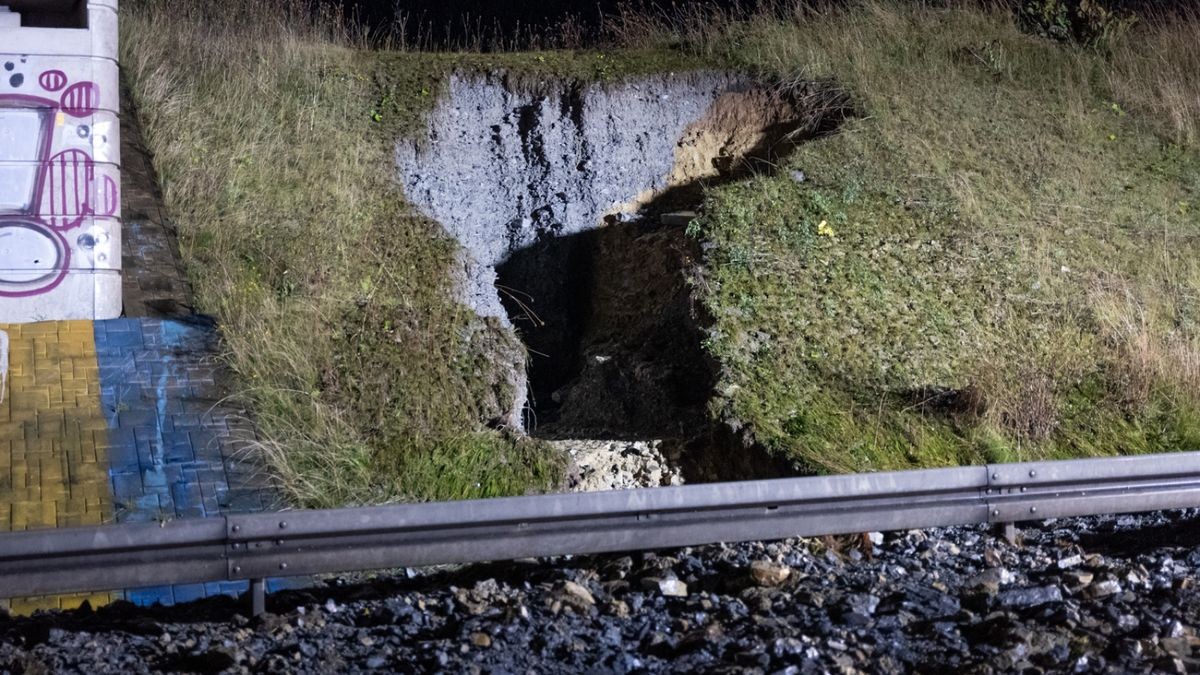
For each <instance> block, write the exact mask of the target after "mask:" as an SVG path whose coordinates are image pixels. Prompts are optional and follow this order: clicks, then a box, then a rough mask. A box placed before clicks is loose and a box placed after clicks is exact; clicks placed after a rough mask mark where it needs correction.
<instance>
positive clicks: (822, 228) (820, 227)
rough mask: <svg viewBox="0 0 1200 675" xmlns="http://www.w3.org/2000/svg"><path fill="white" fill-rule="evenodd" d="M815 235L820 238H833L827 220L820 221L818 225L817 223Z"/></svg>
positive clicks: (831, 229)
mask: <svg viewBox="0 0 1200 675" xmlns="http://www.w3.org/2000/svg"><path fill="white" fill-rule="evenodd" d="M817 234H819V235H821V236H822V237H832V236H833V228H832V227H830V226H829V221H828V220H822V221H821V222H820V223H817Z"/></svg>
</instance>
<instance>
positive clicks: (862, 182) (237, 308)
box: [122, 0, 1200, 506]
mask: <svg viewBox="0 0 1200 675" xmlns="http://www.w3.org/2000/svg"><path fill="white" fill-rule="evenodd" d="M122 12H123V14H122V65H123V72H124V75H125V77H126V78H127V80H128V84H129V86H130V90H131V91H132V94H133V100H134V103H135V104H136V111H137V112H136V114H137V115H138V117H139V120H140V122H141V123H142V124H143V126H144V129H145V132H146V137H147V142H148V144H149V146H150V149H151V150H152V152H153V153H154V163H155V167H156V170H157V171H158V174H159V177H160V180H161V182H162V185H163V190H164V196H165V198H166V202H167V207H168V210H169V212H170V213H171V214H172V217H173V219H174V221H175V223H176V225H177V227H178V229H179V234H180V240H181V246H182V249H183V254H184V257H185V259H186V261H187V263H188V266H189V274H190V276H191V278H192V281H193V283H194V285H195V287H196V290H197V294H198V300H199V302H200V305H201V308H202V309H203V310H204V311H207V312H209V313H212V314H214V315H216V316H217V318H218V319H219V320H220V323H221V326H222V331H223V334H224V336H225V343H226V345H227V346H228V349H229V354H228V359H229V362H230V364H231V365H232V366H233V368H234V370H235V372H236V373H237V375H238V376H239V378H240V382H241V383H242V385H243V389H242V394H243V395H244V396H245V397H246V398H247V400H248V403H249V405H250V407H251V409H252V410H253V411H254V414H255V416H256V419H257V421H258V424H259V426H260V429H261V431H262V434H263V438H264V441H263V445H264V447H265V449H266V451H267V452H268V454H269V456H270V457H271V459H272V463H273V465H274V467H275V468H276V470H277V471H278V473H279V474H280V476H281V477H282V478H283V479H284V483H285V485H287V487H288V488H289V489H290V490H291V493H292V495H293V497H294V498H295V501H296V502H297V503H298V504H300V505H306V506H319V505H332V504H342V503H362V502H375V501H386V500H392V499H441V498H461V497H476V496H491V495H502V494H520V493H523V492H527V491H531V490H544V489H551V488H554V487H556V486H558V485H559V483H560V480H561V476H562V473H563V462H562V460H561V459H560V458H559V457H557V455H556V454H555V453H554V452H552V451H550V450H549V449H548V448H547V447H546V446H545V445H543V444H541V443H539V442H537V441H534V440H529V439H525V438H522V437H519V436H517V435H514V434H511V433H509V432H507V431H505V430H504V429H502V428H500V429H498V428H495V427H496V426H497V419H498V418H499V417H502V414H501V412H502V408H503V402H504V401H505V400H511V397H512V392H511V391H506V390H505V387H509V386H511V384H510V380H508V379H506V378H505V377H504V374H503V371H504V369H505V368H509V367H511V366H512V364H513V363H515V362H518V361H519V359H517V358H516V356H518V355H519V354H520V352H521V350H522V349H523V347H522V346H521V345H520V344H519V343H517V342H516V341H515V337H514V336H513V334H512V333H511V332H510V331H508V330H505V329H503V328H502V327H501V326H499V325H498V323H497V322H496V321H494V320H483V319H480V318H479V317H478V316H476V315H475V313H474V312H472V311H470V310H468V309H467V308H465V307H463V306H462V305H460V304H458V303H457V302H456V301H455V300H454V291H453V289H452V288H451V287H450V286H451V278H452V275H451V272H450V269H451V267H452V265H453V264H454V260H455V255H456V247H455V245H454V243H453V242H452V241H450V240H449V239H448V238H447V237H446V236H445V235H444V234H443V229H442V227H441V226H440V225H439V224H438V223H435V222H432V221H431V220H429V219H427V218H425V217H422V216H421V215H419V214H418V213H417V212H416V211H415V210H414V209H413V208H411V207H410V206H409V205H408V203H407V202H406V200H405V197H404V195H403V193H402V191H401V189H400V188H399V184H398V182H397V175H396V166H395V158H394V156H393V150H394V148H395V144H396V141H397V139H399V138H401V137H410V136H416V135H417V131H418V130H419V129H423V128H424V126H423V125H424V123H425V116H426V115H427V114H428V112H429V111H430V110H431V108H432V106H433V103H434V102H435V101H436V100H437V99H438V97H439V96H440V95H441V94H442V91H443V88H444V86H445V84H446V82H447V80H448V77H449V74H450V73H451V72H453V71H456V70H460V71H487V72H491V71H497V70H503V71H505V72H506V73H508V76H509V77H510V79H511V80H512V81H519V82H526V83H527V84H528V85H529V86H531V87H536V86H538V83H539V82H542V81H544V80H546V79H547V78H559V79H576V80H579V81H595V80H600V81H606V80H616V79H620V78H623V77H626V76H630V75H637V74H645V73H663V72H672V71H680V70H698V69H732V70H737V71H744V72H749V73H753V74H756V75H759V76H761V77H762V78H764V79H769V80H776V81H800V80H803V81H810V82H815V81H836V82H839V83H840V84H841V85H842V86H843V87H844V88H845V89H847V90H848V91H850V92H851V96H852V97H853V99H854V108H855V109H856V111H857V113H858V114H857V116H856V117H855V118H853V119H851V120H850V121H848V122H847V123H846V124H845V125H843V126H842V127H841V129H840V130H839V131H838V133H836V134H830V135H825V136H822V137H820V138H818V139H815V140H811V141H808V142H806V143H803V144H801V145H800V146H798V148H797V149H796V151H795V152H794V153H792V154H791V155H790V156H789V157H788V158H786V159H783V160H780V161H778V162H775V163H772V164H770V165H757V166H756V168H755V171H754V172H752V173H750V174H749V175H744V176H739V177H738V178H737V179H736V180H724V179H721V180H716V179H713V180H710V181H701V183H702V184H703V185H704V187H705V190H704V192H703V205H702V208H701V217H700V218H699V219H698V220H697V221H694V223H693V225H692V226H691V228H690V229H689V234H690V235H691V236H692V237H693V238H694V243H695V245H696V246H698V247H699V249H700V250H701V251H703V262H704V269H703V273H702V274H700V275H698V276H696V277H695V279H694V281H693V283H694V284H695V286H694V290H695V292H696V293H697V294H699V296H700V297H701V298H702V300H703V303H704V306H705V312H706V314H710V315H711V317H712V325H711V326H710V327H709V329H708V332H707V336H706V337H705V339H704V342H703V347H704V349H705V350H707V352H708V354H709V356H711V357H712V358H713V359H714V360H715V363H716V364H717V366H718V370H717V373H718V382H717V384H716V387H715V396H714V398H713V400H712V402H711V404H710V406H709V409H710V412H711V416H712V418H713V419H714V420H716V421H719V422H721V423H723V424H724V425H726V426H727V427H728V428H730V429H732V430H733V431H735V432H736V434H737V436H738V437H739V438H743V439H747V438H748V439H752V440H754V441H755V442H757V443H758V444H761V445H762V446H763V447H765V448H767V449H769V450H770V451H772V452H773V453H775V454H776V455H777V456H780V457H784V458H787V459H788V460H789V461H791V462H793V463H794V464H796V465H798V466H800V467H801V468H802V469H804V470H811V471H861V470H873V469H885V468H901V467H915V466H938V465H953V464H960V463H971V462H979V461H985V460H986V461H993V460H1011V459H1029V458H1042V457H1068V456H1070V457H1074V456H1087V455H1098V454H1111V453H1121V452H1124V453H1137V452H1148V451H1162V450H1172V449H1193V448H1194V447H1195V446H1196V445H1197V441H1200V398H1198V396H1200V395H1198V394H1197V393H1196V392H1197V391H1200V389H1198V388H1197V386H1196V385H1197V384H1200V357H1198V356H1197V355H1198V354H1200V351H1198V349H1200V343H1198V342H1197V340H1200V328H1198V326H1197V321H1196V312H1197V310H1196V309H1195V308H1196V307H1197V304H1196V298H1197V295H1198V293H1200V267H1198V264H1197V263H1196V262H1195V260H1196V259H1197V255H1196V254H1197V252H1198V250H1197V249H1198V242H1197V235H1198V233H1200V228H1198V226H1200V158H1198V154H1197V143H1198V141H1200V135H1198V129H1200V95H1198V94H1197V92H1200V79H1198V78H1200V75H1198V73H1200V27H1198V26H1200V24H1198V23H1197V22H1196V21H1194V20H1186V19H1183V18H1174V19H1168V18H1162V19H1152V20H1143V21H1141V22H1139V23H1137V24H1136V25H1131V26H1125V27H1123V28H1122V30H1121V31H1109V33H1111V35H1108V36H1106V38H1105V40H1104V45H1103V48H1098V47H1089V46H1086V45H1080V44H1075V43H1070V42H1059V41H1056V40H1052V39H1047V38H1044V37H1041V36H1038V35H1035V34H1030V33H1029V32H1027V31H1023V30H1022V29H1021V24H1020V20H1019V19H1018V17H1017V16H1014V15H1013V14H1012V13H1009V12H1003V11H999V10H981V9H972V8H967V7H958V8H952V9H944V8H930V7H920V8H917V7H907V6H904V5H901V4H892V3H885V2H866V3H856V4H852V5H851V6H849V7H846V8H843V9H835V10H826V11H821V12H813V11H811V10H808V9H805V8H801V7H795V8H792V7H788V6H784V5H779V6H774V7H773V8H772V9H771V10H770V11H764V12H760V13H757V14H753V15H749V16H745V15H742V16H734V15H732V14H728V13H724V14H713V15H706V14H703V13H702V12H700V11H699V10H696V11H695V12H693V13H691V14H687V15H683V16H676V17H667V20H665V21H666V22H665V23H664V22H663V21H664V20H663V19H661V18H656V17H652V16H639V15H636V14H630V13H626V14H622V15H621V16H620V17H618V19H617V20H614V22H612V23H610V24H609V26H608V31H609V33H608V37H607V39H608V40H610V41H611V43H612V44H613V46H612V47H611V48H607V49H605V50H579V51H551V52H535V53H504V54H464V53H406V52H399V51H387V50H378V49H369V48H368V47H369V46H370V45H369V44H368V42H367V41H366V40H365V39H362V38H360V37H359V36H355V35H347V34H346V33H345V32H344V31H343V30H341V29H337V30H335V29H332V28H331V27H330V26H334V25H338V24H336V22H334V23H329V22H321V21H317V20H314V19H313V18H312V17H311V15H310V14H309V13H308V12H307V11H301V10H299V9H289V8H287V7H281V6H280V5H267V4H264V3H245V2H237V1H236V0H224V1H222V2H216V3H211V2H210V3H201V2H170V3H168V2H165V1H163V0H142V1H141V2H129V3H125V4H124V5H123V7H122ZM1084 42H1086V41H1084ZM716 131H721V130H720V129H717V130H716Z"/></svg>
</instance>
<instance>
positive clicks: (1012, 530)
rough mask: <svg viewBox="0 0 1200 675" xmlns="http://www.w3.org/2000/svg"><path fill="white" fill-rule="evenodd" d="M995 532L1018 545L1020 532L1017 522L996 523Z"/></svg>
mask: <svg viewBox="0 0 1200 675" xmlns="http://www.w3.org/2000/svg"><path fill="white" fill-rule="evenodd" d="M995 533H996V536H997V537H1004V538H1005V539H1006V540H1007V541H1008V543H1010V544H1012V545H1013V546H1016V545H1017V540H1018V539H1019V533H1018V531H1017V524H1016V523H996V526H995Z"/></svg>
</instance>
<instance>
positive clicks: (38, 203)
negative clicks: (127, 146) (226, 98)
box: [0, 56, 120, 297]
mask: <svg viewBox="0 0 1200 675" xmlns="http://www.w3.org/2000/svg"><path fill="white" fill-rule="evenodd" d="M32 60H33V59H30V58H24V59H22V58H11V59H10V58H8V57H4V56H0V66H2V67H3V71H0V83H5V84H7V85H8V87H3V88H0V297H24V296H31V295H39V294H43V293H47V292H49V291H51V290H53V289H54V288H55V287H57V286H58V285H59V284H60V283H61V282H62V281H63V279H64V278H65V277H66V275H67V274H68V272H69V271H70V270H71V268H72V253H73V252H74V251H78V249H80V248H83V249H88V250H94V249H95V247H96V244H97V243H103V240H106V239H107V238H108V236H109V235H108V233H107V231H105V228H104V227H103V226H95V225H93V226H92V227H90V228H88V227H83V225H84V224H85V222H87V221H89V219H91V217H94V216H101V217H112V216H115V215H116V214H117V212H118V211H119V208H120V205H119V203H118V200H119V195H120V191H119V189H118V185H119V182H118V181H119V176H117V175H114V173H113V172H112V171H103V170H102V171H98V170H97V163H96V162H95V160H94V158H93V152H94V148H95V145H96V143H97V142H99V143H101V144H103V143H104V142H106V140H107V139H97V138H94V134H96V133H105V132H106V131H107V127H108V126H110V125H109V124H106V123H105V122H103V121H101V122H100V124H97V122H98V121H99V120H98V119H97V112H98V111H97V105H98V103H99V101H100V95H101V92H100V88H99V85H97V84H96V83H94V82H92V81H90V80H81V81H77V82H72V81H71V78H70V77H69V76H68V75H67V73H65V72H63V71H62V70H60V69H56V68H49V69H45V70H42V71H40V72H37V73H36V77H28V76H27V75H26V72H23V71H26V70H27V69H28V66H30V65H34V64H31V63H29V62H30V61H32ZM96 255H97V258H98V257H99V256H105V259H104V260H101V259H94V260H93V261H91V262H92V264H93V265H94V264H95V263H100V264H101V265H103V263H104V262H106V258H107V255H108V253H106V252H101V253H99V254H96ZM76 263H77V264H78V261H76ZM89 266H91V265H89Z"/></svg>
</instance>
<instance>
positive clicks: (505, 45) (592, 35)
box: [334, 0, 1195, 50]
mask: <svg viewBox="0 0 1200 675" xmlns="http://www.w3.org/2000/svg"><path fill="white" fill-rule="evenodd" d="M334 1H335V2H340V3H341V5H342V7H343V9H344V10H345V12H346V14H347V16H348V17H350V18H353V19H355V20H356V21H357V22H358V23H360V24H363V25H366V26H368V27H370V28H372V29H373V30H375V31H377V32H379V33H386V32H390V33H392V34H393V35H396V34H398V33H403V34H404V38H405V39H406V42H407V44H408V45H409V46H411V47H421V48H445V47H451V48H453V47H467V48H474V49H485V50H486V49H496V48H501V49H514V48H530V47H533V48H540V47H561V46H581V45H571V44H566V45H564V44H562V40H561V39H560V38H561V36H562V35H563V31H561V30H559V29H558V27H559V26H561V25H562V24H563V23H564V21H569V22H570V23H572V24H573V25H574V27H575V28H574V29H573V30H574V34H575V35H576V36H577V39H578V40H581V41H582V42H584V43H593V42H595V41H597V39H599V38H601V37H602V32H601V30H600V27H601V23H602V22H601V17H602V16H604V15H611V14H613V13H615V12H618V11H619V10H620V9H621V8H623V7H624V8H636V9H637V10H638V11H639V12H641V13H646V12H649V13H651V14H671V13H673V12H677V11H680V10H682V9H685V8H687V7H689V6H692V7H694V6H697V5H700V6H708V7H720V8H723V9H727V10H728V9H736V10H738V11H752V10H753V9H754V8H755V7H756V6H757V5H758V4H759V3H760V2H766V3H767V4H772V2H771V0H520V1H515V2H514V1H510V0H499V1H498V0H334ZM918 1H919V2H921V3H922V4H927V5H938V4H954V3H956V2H959V1H961V0H914V2H918ZM980 1H981V2H986V1H987V0H980ZM1001 1H1002V2H1007V3H1008V4H1011V5H1014V6H1016V5H1020V4H1023V3H1025V2H1030V1H1031V0H1001ZM1036 1H1038V2H1040V1H1042V0H1036ZM848 2H849V0H809V2H808V4H809V5H818V6H819V5H831V4H832V5H837V4H847V3H848ZM1105 5H1106V6H1108V7H1111V8H1117V9H1122V10H1129V11H1133V12H1146V11H1156V10H1157V11H1162V10H1170V9H1183V10H1187V9H1188V8H1189V7H1190V8H1194V7H1195V0H1109V1H1108V2H1106V3H1105ZM568 42H570V40H568Z"/></svg>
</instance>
